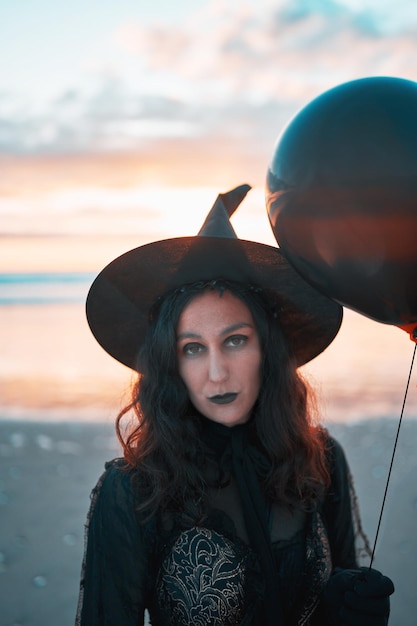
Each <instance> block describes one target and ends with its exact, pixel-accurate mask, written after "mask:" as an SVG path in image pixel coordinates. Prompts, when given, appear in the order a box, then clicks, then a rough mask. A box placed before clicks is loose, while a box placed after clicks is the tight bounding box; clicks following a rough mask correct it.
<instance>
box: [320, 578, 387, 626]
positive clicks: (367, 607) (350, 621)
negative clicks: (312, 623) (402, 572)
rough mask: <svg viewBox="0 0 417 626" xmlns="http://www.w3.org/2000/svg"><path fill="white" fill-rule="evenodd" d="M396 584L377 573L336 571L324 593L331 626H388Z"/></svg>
mask: <svg viewBox="0 0 417 626" xmlns="http://www.w3.org/2000/svg"><path fill="white" fill-rule="evenodd" d="M392 593H394V584H393V582H392V581H391V579H390V578H388V577H387V576H384V575H383V574H381V572H379V571H378V570H375V569H369V568H368V567H361V568H359V569H336V570H335V573H334V574H333V575H332V577H331V578H330V580H329V582H328V584H327V587H326V589H325V590H324V605H325V608H326V613H327V617H328V620H329V622H330V624H331V626H386V625H387V624H388V618H389V613H390V599H389V597H390V595H391V594H392Z"/></svg>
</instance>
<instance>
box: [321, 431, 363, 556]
mask: <svg viewBox="0 0 417 626" xmlns="http://www.w3.org/2000/svg"><path fill="white" fill-rule="evenodd" d="M329 444H330V446H329V461H330V476H331V484H330V487H329V490H328V492H327V496H326V499H325V502H324V506H323V513H324V519H325V523H326V526H327V532H328V535H329V542H330V548H331V554H332V561H333V568H335V567H342V568H352V567H357V559H356V548H355V527H354V519H353V504H354V503H353V494H354V492H353V484H352V479H351V475H350V471H349V466H348V464H347V461H346V457H345V454H344V452H343V449H342V447H341V445H340V444H339V443H338V442H337V441H336V440H335V439H333V438H330V440H329Z"/></svg>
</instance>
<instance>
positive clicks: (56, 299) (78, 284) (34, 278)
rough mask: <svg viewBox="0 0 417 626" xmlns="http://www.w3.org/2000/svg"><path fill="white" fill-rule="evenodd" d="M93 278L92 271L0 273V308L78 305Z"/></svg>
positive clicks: (84, 296)
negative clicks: (34, 305)
mask: <svg viewBox="0 0 417 626" xmlns="http://www.w3.org/2000/svg"><path fill="white" fill-rule="evenodd" d="M94 278H95V274H94V273H92V272H57V273H53V272H42V273H39V272H35V273H31V272H28V273H9V274H0V306H27V305H33V304H36V305H48V304H63V303H65V304H74V303H81V302H84V301H85V298H86V294H87V292H88V288H89V286H90V285H91V283H92V281H93V280H94Z"/></svg>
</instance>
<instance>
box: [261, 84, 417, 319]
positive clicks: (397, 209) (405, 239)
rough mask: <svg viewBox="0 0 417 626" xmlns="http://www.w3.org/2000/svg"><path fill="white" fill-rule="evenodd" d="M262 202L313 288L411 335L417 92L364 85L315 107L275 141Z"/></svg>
mask: <svg viewBox="0 0 417 626" xmlns="http://www.w3.org/2000/svg"><path fill="white" fill-rule="evenodd" d="M266 202H267V210H268V216H269V219H270V222H271V226H272V229H273V231H274V235H275V238H276V240H277V242H278V244H279V246H280V248H281V249H282V251H283V253H284V254H285V255H286V256H287V258H288V260H289V262H290V263H292V265H293V266H294V267H295V269H296V270H298V272H299V273H300V274H301V275H302V276H303V277H304V278H305V279H306V280H307V281H309V282H310V283H311V284H312V285H313V286H315V287H316V288H317V289H319V290H320V291H322V292H323V293H324V294H326V295H328V296H329V297H331V298H333V299H335V300H336V301H338V302H339V303H340V304H342V305H344V306H347V307H349V308H351V309H354V310H356V311H358V312H360V313H363V314H364V315H367V316H368V317H370V318H372V319H375V320H377V321H380V322H384V323H388V324H394V325H396V326H400V327H407V330H409V331H410V330H412V329H413V328H414V327H417V83H415V82H412V81H409V80H404V79H401V78H391V77H371V78H363V79H359V80H354V81H351V82H348V83H344V84H342V85H339V86H337V87H335V88H333V89H330V90H329V91H326V92H325V93H323V94H322V95H320V96H318V97H317V98H315V99H314V100H312V101H311V102H310V103H309V104H308V105H307V106H306V107H304V108H303V109H302V110H301V111H300V112H299V113H298V114H297V115H295V117H294V118H293V119H292V120H291V121H290V123H289V124H288V125H287V127H286V128H285V129H284V131H283V132H282V134H281V136H280V137H279V138H278V141H277V143H276V146H275V150H274V154H273V158H272V160H271V164H270V167H269V170H268V175H267V183H266Z"/></svg>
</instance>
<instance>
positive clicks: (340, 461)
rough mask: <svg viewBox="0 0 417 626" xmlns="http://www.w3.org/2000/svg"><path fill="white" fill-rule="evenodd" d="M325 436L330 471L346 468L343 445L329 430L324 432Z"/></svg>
mask: <svg viewBox="0 0 417 626" xmlns="http://www.w3.org/2000/svg"><path fill="white" fill-rule="evenodd" d="M323 436H324V438H325V451H326V458H327V462H328V463H329V466H330V471H333V470H336V469H338V468H339V469H340V468H345V467H346V466H347V460H346V455H345V451H344V449H343V446H342V444H341V443H340V442H339V441H338V440H337V439H336V438H335V437H334V436H333V435H331V434H330V433H329V431H328V430H327V429H324V430H323Z"/></svg>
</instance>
